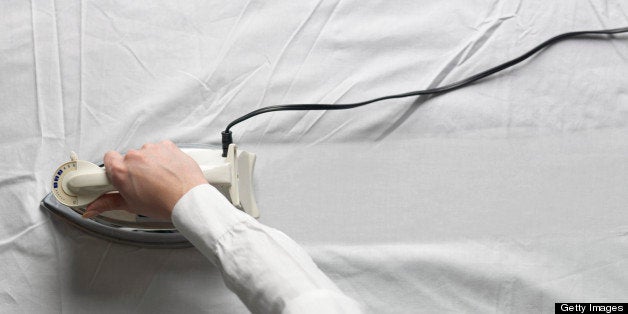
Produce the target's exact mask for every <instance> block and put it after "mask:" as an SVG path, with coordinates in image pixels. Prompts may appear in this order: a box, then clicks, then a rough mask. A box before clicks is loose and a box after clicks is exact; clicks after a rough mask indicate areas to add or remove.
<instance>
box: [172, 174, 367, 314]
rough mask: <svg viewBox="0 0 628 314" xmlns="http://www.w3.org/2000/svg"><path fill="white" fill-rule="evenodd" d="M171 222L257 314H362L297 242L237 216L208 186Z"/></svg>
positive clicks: (187, 199)
mask: <svg viewBox="0 0 628 314" xmlns="http://www.w3.org/2000/svg"><path fill="white" fill-rule="evenodd" d="M172 220H173V222H174V224H175V226H176V227H177V229H179V230H180V231H181V232H182V233H183V234H184V235H185V236H186V237H187V238H188V239H189V240H190V241H191V242H192V243H193V244H194V246H196V247H197V248H198V249H199V250H200V251H201V252H202V253H203V254H204V255H205V256H207V257H208V258H209V259H210V260H211V261H212V262H213V263H214V264H215V265H216V267H218V268H219V269H220V271H221V273H222V275H223V279H224V281H225V283H226V285H227V286H228V287H229V288H230V289H231V290H232V291H233V292H235V293H236V294H237V295H238V297H239V298H240V299H241V300H242V301H243V302H244V303H245V304H246V306H247V307H248V308H249V310H251V311H252V312H259V313H278V312H295V313H304V312H313V313H314V312H316V313H324V312H338V313H347V312H359V307H358V305H357V304H356V303H355V301H353V300H351V299H350V298H348V297H346V296H345V295H344V294H342V292H341V291H340V290H339V289H338V288H337V287H336V285H335V284H334V283H333V282H331V280H330V279H329V278H328V277H327V276H325V274H323V272H321V270H320V269H318V267H317V266H316V265H315V264H314V262H313V261H312V259H311V258H310V257H309V255H308V254H307V253H306V252H305V251H304V250H303V249H302V248H301V247H300V246H299V245H297V244H296V243H295V242H294V241H292V239H290V238H289V237H287V236H286V235H285V234H283V233H281V232H280V231H277V230H275V229H272V228H269V227H267V226H264V225H262V224H260V223H259V222H257V221H256V220H255V219H253V218H251V217H250V216H248V215H246V214H244V213H242V212H241V211H238V210H236V209H235V208H234V207H233V206H232V205H231V204H230V203H229V202H228V201H227V200H226V199H225V198H224V197H223V196H222V195H221V194H220V193H219V192H218V191H217V190H216V189H214V188H213V187H211V186H209V185H202V186H197V187H195V188H194V189H192V190H191V191H190V192H188V193H187V194H186V195H184V196H183V197H182V198H181V200H179V202H177V204H176V206H175V207H174V210H173V214H172Z"/></svg>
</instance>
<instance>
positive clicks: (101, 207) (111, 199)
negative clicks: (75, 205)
mask: <svg viewBox="0 0 628 314" xmlns="http://www.w3.org/2000/svg"><path fill="white" fill-rule="evenodd" d="M128 209H129V205H128V204H127V203H126V201H125V200H124V198H122V196H121V195H120V193H109V194H104V195H103V196H101V197H99V198H98V199H97V200H95V201H94V202H93V203H91V204H89V206H87V208H86V209H85V213H84V214H83V218H92V217H94V216H98V215H100V214H102V213H104V212H106V211H110V210H127V211H128Z"/></svg>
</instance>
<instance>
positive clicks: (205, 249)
mask: <svg viewBox="0 0 628 314" xmlns="http://www.w3.org/2000/svg"><path fill="white" fill-rule="evenodd" d="M247 220H253V218H252V217H251V216H249V215H247V214H246V213H244V212H242V211H240V210H239V209H237V208H235V206H233V205H232V204H231V203H230V202H229V200H227V198H226V197H225V196H224V195H222V194H221V193H220V192H218V190H217V189H216V188H214V187H213V186H211V185H209V184H201V185H198V186H196V187H194V188H192V189H191V190H189V191H188V192H187V193H186V194H185V195H183V197H181V199H179V201H177V203H176V204H175V206H174V208H173V210H172V223H173V224H174V226H175V227H176V228H177V229H178V230H179V232H181V233H182V234H183V235H184V236H185V237H186V238H187V239H188V240H189V241H190V242H191V243H192V244H194V246H195V247H196V248H198V249H199V250H200V251H201V252H202V253H203V254H204V255H205V256H206V257H207V258H209V259H210V261H212V263H214V265H217V264H216V263H217V259H216V253H215V252H216V242H217V241H218V240H219V239H220V237H222V236H223V235H224V234H225V233H227V232H229V230H231V229H232V227H233V226H234V225H236V224H239V223H241V222H244V221H247Z"/></svg>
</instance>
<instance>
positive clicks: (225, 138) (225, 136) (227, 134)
mask: <svg viewBox="0 0 628 314" xmlns="http://www.w3.org/2000/svg"><path fill="white" fill-rule="evenodd" d="M626 32H628V27H622V28H615V29H604V30H597V31H578V32H569V33H563V34H560V35H557V36H554V37H552V38H550V39H548V40H546V41H544V42H542V43H541V44H539V45H538V46H536V47H534V48H532V49H531V50H530V51H528V52H526V53H524V54H522V55H521V56H519V57H517V58H514V59H512V60H510V61H506V62H504V63H502V64H500V65H497V66H495V67H492V68H490V69H488V70H485V71H482V72H480V73H477V74H475V75H472V76H470V77H468V78H465V79H462V80H460V81H457V82H454V83H451V84H448V85H445V86H440V87H435V88H430V89H424V90H418V91H413V92H407V93H403V94H395V95H388V96H382V97H378V98H374V99H371V100H365V101H362V102H356V103H351V104H290V105H278V106H268V107H263V108H260V109H257V110H253V111H251V112H249V113H247V114H245V115H243V116H241V117H239V118H237V119H235V120H233V121H231V123H229V124H228V125H227V128H225V130H224V131H223V132H222V156H223V157H227V149H228V147H229V144H231V143H233V137H232V133H231V128H232V127H233V126H234V125H236V124H238V123H240V122H242V121H245V120H248V119H250V118H252V117H255V116H257V115H260V114H262V113H267V112H273V111H286V110H290V111H292V110H344V109H352V108H357V107H361V106H364V105H368V104H372V103H374V102H378V101H382V100H387V99H395V98H405V97H412V96H420V95H437V94H443V93H447V92H451V91H453V90H456V89H458V88H461V87H465V86H468V85H470V84H471V83H473V82H475V81H477V80H480V79H483V78H485V77H487V76H490V75H493V74H495V73H497V72H499V71H502V70H505V69H507V68H510V67H512V66H514V65H516V64H518V63H520V62H521V61H523V60H526V59H528V58H529V57H531V56H532V55H534V54H535V53H537V52H539V51H541V50H543V49H544V48H546V47H548V46H550V45H552V44H555V43H557V42H559V41H562V40H565V39H569V38H574V37H578V36H584V35H613V34H620V33H626ZM610 38H611V39H612V38H613V37H612V36H611V37H610Z"/></svg>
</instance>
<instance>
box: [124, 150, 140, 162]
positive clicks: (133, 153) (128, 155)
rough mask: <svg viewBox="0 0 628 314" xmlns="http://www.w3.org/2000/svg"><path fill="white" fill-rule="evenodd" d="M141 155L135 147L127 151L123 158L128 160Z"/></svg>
mask: <svg viewBox="0 0 628 314" xmlns="http://www.w3.org/2000/svg"><path fill="white" fill-rule="evenodd" d="M140 156H141V154H140V152H139V151H138V150H135V149H131V150H129V151H128V152H126V155H124V159H125V160H128V159H137V158H139V157H140Z"/></svg>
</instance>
